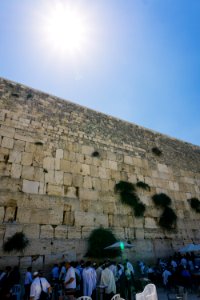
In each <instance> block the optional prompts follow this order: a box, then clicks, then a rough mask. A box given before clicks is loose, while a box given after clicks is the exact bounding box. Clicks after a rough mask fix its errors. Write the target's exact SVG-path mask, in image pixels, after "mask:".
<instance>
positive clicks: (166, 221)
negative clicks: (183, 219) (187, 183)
mask: <svg viewBox="0 0 200 300" xmlns="http://www.w3.org/2000/svg"><path fill="white" fill-rule="evenodd" d="M176 220H177V216H176V214H175V212H174V211H173V209H172V208H171V207H165V209H164V211H163V213H162V215H161V216H160V220H159V225H160V226H161V227H163V228H165V229H167V230H171V229H173V228H175V227H176Z"/></svg>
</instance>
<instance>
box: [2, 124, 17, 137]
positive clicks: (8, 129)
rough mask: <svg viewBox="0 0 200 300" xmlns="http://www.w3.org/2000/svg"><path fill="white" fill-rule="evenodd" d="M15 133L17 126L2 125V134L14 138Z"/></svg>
mask: <svg viewBox="0 0 200 300" xmlns="http://www.w3.org/2000/svg"><path fill="white" fill-rule="evenodd" d="M14 134H15V128H13V127H10V126H5V125H1V127H0V135H1V136H5V137H9V138H13V137H14Z"/></svg>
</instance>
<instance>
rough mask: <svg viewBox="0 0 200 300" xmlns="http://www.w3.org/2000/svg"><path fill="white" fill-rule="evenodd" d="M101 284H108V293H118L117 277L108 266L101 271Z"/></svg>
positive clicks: (106, 289)
mask: <svg viewBox="0 0 200 300" xmlns="http://www.w3.org/2000/svg"><path fill="white" fill-rule="evenodd" d="M101 285H105V286H107V287H106V288H105V292H106V294H110V293H112V292H113V293H114V294H116V284H115V278H114V275H113V272H112V271H111V270H110V269H108V268H105V269H104V270H103V271H102V273H101Z"/></svg>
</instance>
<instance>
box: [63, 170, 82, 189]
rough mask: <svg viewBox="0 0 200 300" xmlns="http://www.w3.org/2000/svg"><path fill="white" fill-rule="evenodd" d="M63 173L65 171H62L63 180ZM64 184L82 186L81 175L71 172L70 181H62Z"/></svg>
mask: <svg viewBox="0 0 200 300" xmlns="http://www.w3.org/2000/svg"><path fill="white" fill-rule="evenodd" d="M65 174H66V173H64V180H65ZM64 184H66V185H71V184H72V185H73V186H75V187H83V176H82V175H78V174H73V175H72V183H70V184H68V182H67V183H65V182H64Z"/></svg>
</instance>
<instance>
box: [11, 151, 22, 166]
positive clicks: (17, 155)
mask: <svg viewBox="0 0 200 300" xmlns="http://www.w3.org/2000/svg"><path fill="white" fill-rule="evenodd" d="M21 159H22V153H21V152H19V151H16V150H11V151H10V154H9V160H8V162H11V163H15V164H19V163H20V162H21Z"/></svg>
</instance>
